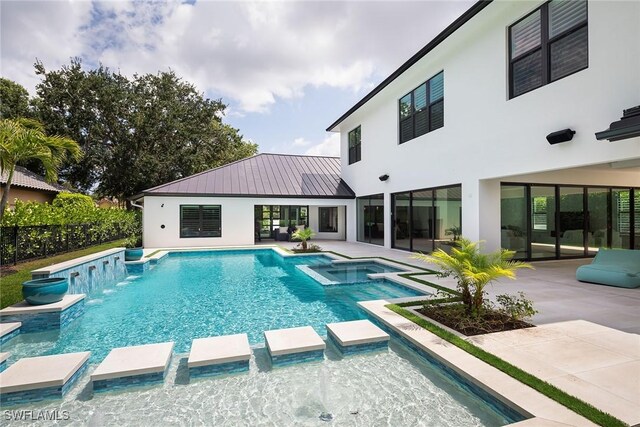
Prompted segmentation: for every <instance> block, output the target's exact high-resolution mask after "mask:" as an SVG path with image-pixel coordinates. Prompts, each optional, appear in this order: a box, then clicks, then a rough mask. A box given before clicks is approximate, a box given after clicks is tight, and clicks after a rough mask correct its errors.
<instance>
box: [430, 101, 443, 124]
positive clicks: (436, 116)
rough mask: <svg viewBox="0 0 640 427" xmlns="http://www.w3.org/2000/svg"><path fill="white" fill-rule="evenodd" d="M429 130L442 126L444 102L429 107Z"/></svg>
mask: <svg viewBox="0 0 640 427" xmlns="http://www.w3.org/2000/svg"><path fill="white" fill-rule="evenodd" d="M429 116H430V124H429V130H435V129H438V128H441V127H443V126H444V101H440V102H437V103H435V104H433V105H432V106H431V114H430V115H429Z"/></svg>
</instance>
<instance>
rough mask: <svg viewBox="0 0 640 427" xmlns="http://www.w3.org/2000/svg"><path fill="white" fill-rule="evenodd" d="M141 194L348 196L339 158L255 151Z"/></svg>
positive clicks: (351, 195) (350, 192) (349, 191)
mask: <svg viewBox="0 0 640 427" xmlns="http://www.w3.org/2000/svg"><path fill="white" fill-rule="evenodd" d="M142 195H143V196H153V195H158V196H159V195H174V196H184V195H193V196H240V197H251V196H254V197H256V196H257V197H313V198H318V197H320V198H349V199H352V198H354V197H355V194H354V192H353V191H352V190H351V188H349V186H348V185H347V184H346V183H345V182H344V181H343V180H342V178H340V158H338V157H316V156H297V155H287V154H258V155H256V156H253V157H249V158H246V159H242V160H238V161H236V162H233V163H229V164H227V165H224V166H221V167H218V168H215V169H210V170H208V171H204V172H201V173H198V174H195V175H191V176H188V177H186V178H182V179H179V180H177V181H173V182H169V183H167V184H163V185H159V186H157V187H153V188H150V189H148V190H145V191H143V192H142Z"/></svg>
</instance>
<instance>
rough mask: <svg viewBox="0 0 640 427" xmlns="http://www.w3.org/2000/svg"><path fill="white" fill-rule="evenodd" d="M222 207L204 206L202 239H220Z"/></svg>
mask: <svg viewBox="0 0 640 427" xmlns="http://www.w3.org/2000/svg"><path fill="white" fill-rule="evenodd" d="M220 214H221V212H220V206H202V228H201V232H200V236H201V237H220V235H221V234H222V233H221V231H222V230H221V225H222V221H221V218H220V217H221V215H220Z"/></svg>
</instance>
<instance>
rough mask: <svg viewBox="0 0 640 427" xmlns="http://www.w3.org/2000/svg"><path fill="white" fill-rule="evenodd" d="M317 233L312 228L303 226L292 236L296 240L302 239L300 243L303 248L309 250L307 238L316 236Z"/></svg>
mask: <svg viewBox="0 0 640 427" xmlns="http://www.w3.org/2000/svg"><path fill="white" fill-rule="evenodd" d="M315 234H316V233H314V232H313V230H312V229H310V228H306V227H305V228H301V229H298V230H296V231H294V232H293V234H291V238H292V239H295V240H300V244H301V245H302V250H303V251H306V250H307V240H309V239H310V238H312V237H313V236H315Z"/></svg>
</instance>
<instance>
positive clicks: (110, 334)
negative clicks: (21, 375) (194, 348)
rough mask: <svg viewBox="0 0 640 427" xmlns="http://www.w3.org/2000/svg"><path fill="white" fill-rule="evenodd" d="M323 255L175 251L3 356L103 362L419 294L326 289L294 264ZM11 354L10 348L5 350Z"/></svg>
mask: <svg viewBox="0 0 640 427" xmlns="http://www.w3.org/2000/svg"><path fill="white" fill-rule="evenodd" d="M330 263H331V259H330V258H328V257H325V256H313V257H292V258H283V257H281V256H280V255H279V254H277V253H276V252H274V251H272V250H243V251H224V252H220V251H218V252H215V253H214V252H176V253H171V254H170V256H169V257H168V258H167V259H165V260H164V261H163V262H162V263H160V264H159V265H158V266H157V267H156V268H154V269H152V270H149V271H147V272H145V273H144V275H142V276H140V277H135V278H131V277H130V278H128V279H127V280H124V281H121V282H118V283H111V284H108V285H106V286H104V287H103V288H100V289H96V290H94V291H92V292H91V293H90V294H89V295H88V296H87V298H86V306H85V313H84V314H83V315H82V317H81V318H80V319H78V320H76V321H74V322H73V323H72V324H71V325H70V326H69V327H67V328H65V329H63V330H62V331H61V332H59V333H58V332H55V333H54V332H47V333H33V334H24V335H22V336H21V337H20V338H18V339H15V340H13V341H12V342H10V343H9V345H7V346H3V351H10V352H11V353H13V355H12V356H13V357H15V358H16V359H14V360H17V358H19V357H24V356H35V355H44V354H56V353H66V352H73V351H85V350H90V351H91V352H92V361H99V360H102V359H103V358H104V357H105V356H106V355H107V353H108V352H109V351H110V350H111V349H112V348H114V347H123V346H131V345H139V344H149V343H158V342H165V341H175V351H176V352H177V353H187V352H188V351H189V349H190V346H191V341H192V340H193V339H194V338H200V337H208V336H215V335H226V334H235V333H247V334H248V335H249V341H250V342H251V343H252V344H258V343H262V342H263V341H264V339H263V335H262V333H263V331H266V330H270V329H280V328H290V327H296V326H306V325H311V326H313V327H314V328H315V329H316V331H317V332H318V333H320V334H321V335H325V334H326V330H325V325H326V324H327V323H331V322H340V321H346V320H355V319H361V318H364V317H365V316H364V312H363V311H362V310H360V309H359V308H358V307H357V306H356V302H357V301H363V300H372V299H381V298H398V297H407V296H416V295H420V293H418V292H417V291H414V290H412V289H409V288H405V287H402V286H398V285H395V284H393V283H391V282H388V281H368V282H367V283H356V284H349V285H343V286H322V285H321V284H319V283H318V282H316V281H315V280H314V279H312V278H310V277H309V276H307V275H306V274H304V273H303V272H301V271H300V270H299V269H298V268H296V265H299V264H306V265H330ZM5 348H6V349H5Z"/></svg>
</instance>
